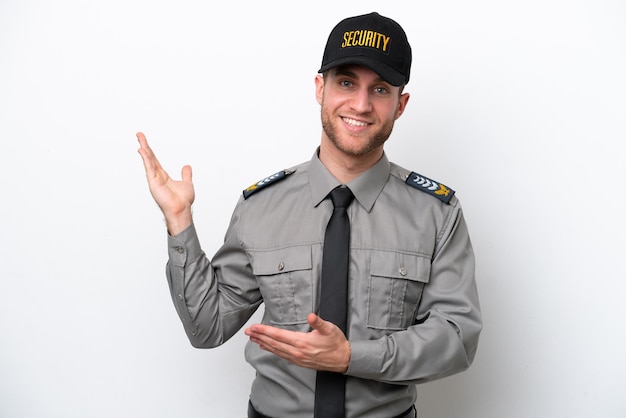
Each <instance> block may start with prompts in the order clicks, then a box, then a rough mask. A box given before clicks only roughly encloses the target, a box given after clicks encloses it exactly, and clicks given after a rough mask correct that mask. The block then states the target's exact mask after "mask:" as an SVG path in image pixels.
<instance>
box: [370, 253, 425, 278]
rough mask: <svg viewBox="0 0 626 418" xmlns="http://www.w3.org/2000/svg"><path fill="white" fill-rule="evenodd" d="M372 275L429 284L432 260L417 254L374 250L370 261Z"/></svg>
mask: <svg viewBox="0 0 626 418" xmlns="http://www.w3.org/2000/svg"><path fill="white" fill-rule="evenodd" d="M370 274H371V275H372V276H380V277H391V278H394V279H405V280H413V281H418V282H422V283H428V280H429V278H430V259H429V258H427V257H424V256H421V255H417V254H405V253H399V252H396V251H380V250H374V251H372V258H371V261H370Z"/></svg>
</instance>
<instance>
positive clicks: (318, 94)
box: [315, 74, 324, 106]
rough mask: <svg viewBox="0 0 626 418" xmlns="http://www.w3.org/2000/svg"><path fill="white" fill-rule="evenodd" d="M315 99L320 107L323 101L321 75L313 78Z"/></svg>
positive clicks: (322, 80) (322, 78) (322, 79)
mask: <svg viewBox="0 0 626 418" xmlns="http://www.w3.org/2000/svg"><path fill="white" fill-rule="evenodd" d="M315 98H316V99H317V103H319V104H320V106H321V105H322V102H323V101H324V77H323V76H322V75H321V74H317V75H316V76H315Z"/></svg>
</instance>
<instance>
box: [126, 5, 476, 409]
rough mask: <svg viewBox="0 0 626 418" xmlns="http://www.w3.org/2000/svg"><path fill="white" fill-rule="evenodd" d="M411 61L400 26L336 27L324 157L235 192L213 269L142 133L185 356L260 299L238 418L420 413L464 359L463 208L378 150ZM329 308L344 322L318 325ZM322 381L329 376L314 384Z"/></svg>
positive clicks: (469, 336)
mask: <svg viewBox="0 0 626 418" xmlns="http://www.w3.org/2000/svg"><path fill="white" fill-rule="evenodd" d="M410 65H411V48H410V45H409V43H408V41H407V39H406V35H405V33H404V31H403V29H402V28H401V27H400V26H399V25H398V24H397V23H396V22H395V21H393V20H391V19H389V18H386V17H383V16H381V15H379V14H377V13H370V14H367V15H362V16H355V17H351V18H347V19H344V20H343V21H341V22H340V23H339V24H337V26H336V27H335V28H334V29H333V31H332V32H331V34H330V36H329V38H328V42H327V45H326V49H325V52H324V57H323V60H322V67H321V69H320V70H319V72H320V73H321V75H320V74H318V75H317V76H316V79H315V86H316V97H317V100H318V102H319V104H320V106H321V119H322V126H323V130H322V138H321V143H320V146H319V148H318V149H317V150H316V152H315V153H314V155H313V157H312V159H311V160H310V161H308V162H305V163H303V164H300V165H297V166H295V167H293V168H291V169H289V170H283V171H280V172H278V173H276V174H275V175H273V176H270V177H268V178H266V179H264V180H262V181H260V182H258V183H256V184H254V185H253V186H251V187H249V188H248V189H246V190H245V191H244V193H243V196H242V197H241V198H240V199H239V202H238V203H237V206H236V208H235V210H234V213H233V216H232V219H231V222H230V226H229V228H228V231H227V233H226V236H225V240H224V244H223V246H222V247H221V248H220V249H219V250H218V252H217V253H216V254H215V256H214V257H213V259H212V260H209V259H208V258H207V257H206V255H205V254H204V253H203V252H202V250H201V247H200V243H199V239H198V236H197V235H196V230H195V228H194V225H193V220H192V216H191V206H192V203H193V200H194V189H193V184H192V178H191V177H192V176H191V168H190V167H189V166H185V167H183V170H182V180H181V181H174V180H172V179H171V178H170V177H169V176H168V174H167V173H166V172H165V171H164V170H163V169H162V167H161V166H160V164H159V162H158V160H157V159H156V157H155V156H154V154H153V152H152V151H151V149H150V147H149V146H148V143H147V141H146V138H145V137H144V135H143V134H141V133H139V134H138V135H137V136H138V139H139V143H140V149H139V153H140V154H141V157H142V159H143V162H144V166H145V169H146V175H147V177H148V183H149V187H150V190H151V193H152V195H153V197H154V198H155V200H156V202H157V203H158V205H159V207H160V208H161V210H162V211H163V214H164V215H165V219H166V224H167V228H168V232H169V236H168V244H169V262H168V264H167V278H168V281H169V285H170V289H171V294H172V299H173V301H174V304H175V306H176V310H177V312H178V315H179V316H180V319H181V321H182V323H183V325H184V329H185V331H186V333H187V336H188V338H189V340H190V341H191V344H192V345H193V346H195V347H205V348H208V347H215V346H218V345H220V344H223V343H224V342H226V341H227V340H228V339H229V338H230V337H232V336H233V335H234V334H235V333H236V332H237V331H238V330H240V329H241V327H243V326H244V324H245V323H246V321H247V320H248V319H249V318H250V317H251V316H252V314H253V313H254V312H255V311H256V309H257V308H258V307H259V306H260V305H261V303H264V309H265V312H264V316H263V319H262V321H261V324H254V325H252V326H250V327H249V328H248V329H246V330H245V333H246V335H248V336H249V339H250V341H249V343H248V344H247V346H246V350H245V357H246V360H247V361H248V362H249V363H250V364H251V365H252V366H253V367H254V368H255V369H256V371H257V373H256V378H255V380H254V382H253V384H252V389H251V394H250V404H249V417H295V418H300V417H302V418H304V417H313V416H314V414H315V417H318V418H319V417H324V418H329V417H334V416H347V417H386V418H387V417H388V418H391V417H415V409H414V403H415V401H416V397H417V395H416V388H415V385H416V384H418V383H422V382H426V381H429V380H433V379H438V378H442V377H445V376H448V375H451V374H454V373H458V372H461V371H463V370H465V369H467V368H468V367H469V366H470V364H471V363H472V360H473V358H474V355H475V352H476V347H477V343H478V337H479V334H480V330H481V327H482V324H481V315H480V308H479V303H478V296H477V292H476V284H475V278H474V256H473V251H472V246H471V243H470V239H469V235H468V230H467V226H466V224H465V220H464V218H463V213H462V210H461V206H460V204H459V201H458V199H457V198H456V196H454V191H452V190H451V189H450V188H448V187H446V186H444V185H442V184H440V183H438V182H435V181H432V180H430V179H428V178H426V177H424V176H421V175H419V174H417V173H414V172H411V171H410V170H406V169H404V168H402V167H399V166H397V165H395V164H393V163H390V162H389V160H388V159H387V157H386V155H385V153H384V151H383V146H384V143H385V141H386V140H387V138H388V137H389V135H390V134H391V131H392V128H393V125H394V122H395V121H396V120H397V119H398V118H399V117H400V116H401V115H402V114H403V112H404V110H405V109H406V105H407V102H408V100H409V94H408V93H406V92H403V89H404V86H405V85H406V83H407V82H408V81H409V74H410ZM337 188H338V189H337ZM335 189H337V190H342V191H341V193H343V194H344V195H346V196H349V197H348V198H347V199H348V202H349V201H350V199H351V198H352V196H353V200H352V201H351V203H345V204H340V203H335V197H333V196H334V195H335V193H334V192H333V194H332V195H331V197H332V199H333V200H332V201H331V200H330V199H328V198H327V197H328V196H329V194H330V193H331V191H334V190H335ZM347 190H349V191H347ZM334 205H338V206H342V205H343V206H344V207H345V206H347V209H341V208H340V209H339V211H343V215H341V216H344V225H345V222H349V225H348V226H347V227H346V228H348V229H349V231H345V230H344V233H342V235H340V236H342V237H343V236H345V235H349V244H348V243H346V244H345V245H346V246H348V245H349V249H346V251H349V259H345V262H344V261H341V260H339V261H336V262H335V261H333V262H332V263H331V262H330V261H328V260H330V259H331V257H334V256H335V254H327V253H326V252H325V251H324V250H325V249H326V250H330V249H331V247H332V248H334V246H335V245H338V242H339V241H342V240H343V238H341V239H340V238H333V239H327V240H326V241H325V230H326V228H327V223H329V218H331V213H332V212H333V206H334ZM345 215H347V218H345ZM333 217H334V215H333ZM346 219H349V220H346ZM328 229H329V230H330V229H331V226H330V225H329V226H328ZM346 239H348V238H346ZM346 248H348V247H346ZM333 251H334V250H333ZM333 251H329V252H333ZM334 252H341V251H340V250H337V251H334ZM346 257H347V256H346ZM325 258H326V261H327V263H331V264H332V265H331V266H330V267H328V266H325V265H324V259H325ZM342 263H343V264H345V267H344V268H345V270H346V273H347V277H348V279H347V280H348V284H347V285H346V286H347V290H345V287H344V288H340V289H344V290H332V289H331V290H328V288H325V286H331V285H332V283H335V282H334V281H333V280H335V281H336V282H337V283H339V282H340V279H327V277H329V276H327V275H328V274H336V273H337V271H335V270H339V267H338V266H339V265H341V264H342ZM339 276H342V275H339ZM344 291H345V292H347V293H346V295H344V296H343V299H342V300H340V301H334V300H333V301H332V302H331V303H330V304H327V302H329V300H330V299H331V298H332V297H334V293H335V292H338V293H341V292H344ZM337 307H339V308H340V309H343V310H345V311H347V313H343V314H339V317H340V318H339V319H338V320H334V319H333V320H332V321H331V320H326V318H325V317H326V316H328V317H331V316H333V315H335V313H331V311H332V310H334V309H335V308H337ZM326 312H328V313H326ZM341 315H343V316H344V318H341ZM346 315H347V317H346ZM333 318H334V317H333ZM324 376H326V377H327V378H328V379H330V380H328V381H324V380H318V379H322V378H324ZM331 381H332V382H333V383H330V382H331ZM320 382H324V383H320ZM336 382H340V383H336ZM335 384H338V386H336V389H332V390H330V391H328V392H330V394H329V395H326V394H325V391H327V389H328V388H330V387H334V386H333V385H335ZM335 395H339V396H340V397H339V398H338V399H339V400H338V401H337V400H328V399H329V398H327V397H326V396H329V397H333V396H335ZM344 395H345V397H344ZM329 405H330V406H329ZM324 408H327V409H328V410H326V411H324Z"/></svg>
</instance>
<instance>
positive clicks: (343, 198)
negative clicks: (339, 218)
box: [330, 187, 354, 208]
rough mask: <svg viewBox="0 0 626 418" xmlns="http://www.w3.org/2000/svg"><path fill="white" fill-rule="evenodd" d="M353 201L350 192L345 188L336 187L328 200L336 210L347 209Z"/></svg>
mask: <svg viewBox="0 0 626 418" xmlns="http://www.w3.org/2000/svg"><path fill="white" fill-rule="evenodd" d="M352 199H354V195H353V194H352V191H351V190H350V189H348V188H347V187H337V188H336V189H333V190H332V191H331V192H330V200H332V201H333V206H335V207H336V208H347V207H348V206H350V202H352Z"/></svg>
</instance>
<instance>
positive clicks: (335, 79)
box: [315, 65, 409, 165]
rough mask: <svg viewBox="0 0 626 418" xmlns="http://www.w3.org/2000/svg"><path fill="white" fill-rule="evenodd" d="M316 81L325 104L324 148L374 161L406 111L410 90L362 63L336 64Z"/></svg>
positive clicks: (318, 98)
mask: <svg viewBox="0 0 626 418" xmlns="http://www.w3.org/2000/svg"><path fill="white" fill-rule="evenodd" d="M315 85H316V96H317V101H318V103H319V104H320V105H321V107H322V109H321V116H322V128H323V132H322V144H321V151H326V152H331V153H332V154H334V155H335V156H342V157H344V158H348V159H351V160H360V161H372V165H373V164H374V163H375V162H376V161H378V159H379V158H380V157H381V156H382V152H383V145H384V143H385V141H386V140H387V138H389V135H390V134H391V131H392V129H393V125H394V122H395V121H396V119H398V118H399V117H400V116H401V115H402V113H403V112H404V109H405V107H406V104H407V102H408V99H409V95H408V93H402V92H401V88H400V87H394V86H392V85H391V84H389V83H387V82H385V81H384V80H383V79H382V78H380V76H379V75H378V74H376V73H375V72H374V71H372V70H370V69H369V68H367V67H364V66H359V65H351V66H341V67H336V68H333V69H331V70H329V71H328V72H326V73H325V74H324V76H323V77H322V76H320V75H318V76H317V77H316V79H315ZM325 148H326V149H325Z"/></svg>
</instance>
